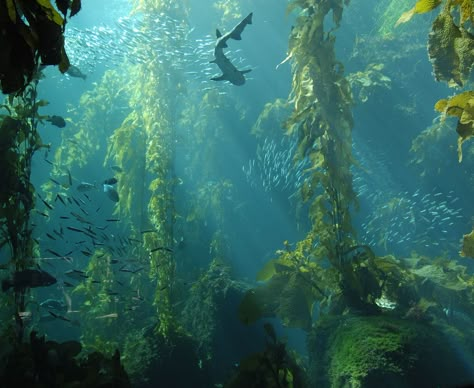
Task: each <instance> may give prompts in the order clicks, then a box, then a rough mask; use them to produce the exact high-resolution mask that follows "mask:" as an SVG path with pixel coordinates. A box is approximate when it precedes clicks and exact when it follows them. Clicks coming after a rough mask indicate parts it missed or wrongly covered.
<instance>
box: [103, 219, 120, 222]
mask: <svg viewBox="0 0 474 388" xmlns="http://www.w3.org/2000/svg"><path fill="white" fill-rule="evenodd" d="M105 221H107V222H119V221H120V219H119V218H107V219H106V220H105Z"/></svg>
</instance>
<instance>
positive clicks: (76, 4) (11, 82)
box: [0, 0, 81, 94]
mask: <svg viewBox="0 0 474 388" xmlns="http://www.w3.org/2000/svg"><path fill="white" fill-rule="evenodd" d="M56 3H57V2H56ZM80 8H81V1H80V0H74V1H72V2H67V3H62V4H61V8H60V11H61V12H62V13H63V16H64V17H63V16H61V15H60V14H59V12H58V11H57V10H56V8H55V7H54V6H53V5H52V4H51V2H50V0H37V1H20V0H8V1H4V2H2V3H1V4H0V23H1V25H2V31H3V33H2V35H1V37H0V43H1V44H0V47H2V60H1V61H0V73H2V74H3V76H2V78H1V80H0V86H1V90H2V92H3V93H6V94H16V93H21V92H22V91H23V90H25V88H26V86H27V85H28V84H29V83H30V82H31V81H32V80H33V79H34V75H35V72H36V70H37V69H38V67H39V59H40V58H41V64H43V65H58V68H59V70H60V71H61V72H62V73H64V72H66V71H67V69H68V68H69V59H68V57H67V54H66V50H65V48H64V35H63V33H64V30H65V27H66V20H67V19H66V16H67V11H68V10H70V13H69V17H72V16H74V15H75V14H76V13H77V12H79V10H80ZM58 9H59V7H58ZM20 15H21V16H20Z"/></svg>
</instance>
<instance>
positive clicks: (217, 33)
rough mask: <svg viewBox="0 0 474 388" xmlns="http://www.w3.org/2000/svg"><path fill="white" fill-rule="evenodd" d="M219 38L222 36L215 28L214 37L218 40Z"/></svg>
mask: <svg viewBox="0 0 474 388" xmlns="http://www.w3.org/2000/svg"><path fill="white" fill-rule="evenodd" d="M221 36H222V34H221V32H220V31H219V29H217V28H216V37H217V39H219V38H220V37H221Z"/></svg>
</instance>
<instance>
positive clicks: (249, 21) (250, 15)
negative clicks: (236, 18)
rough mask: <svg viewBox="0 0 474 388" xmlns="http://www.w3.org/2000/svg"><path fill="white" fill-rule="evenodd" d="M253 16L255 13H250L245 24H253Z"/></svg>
mask: <svg viewBox="0 0 474 388" xmlns="http://www.w3.org/2000/svg"><path fill="white" fill-rule="evenodd" d="M252 16H253V12H250V13H249V14H248V15H247V17H246V18H245V19H244V20H245V23H247V24H252Z"/></svg>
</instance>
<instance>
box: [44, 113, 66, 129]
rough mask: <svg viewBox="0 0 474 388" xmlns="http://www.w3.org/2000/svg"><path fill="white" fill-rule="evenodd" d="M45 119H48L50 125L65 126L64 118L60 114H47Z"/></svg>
mask: <svg viewBox="0 0 474 388" xmlns="http://www.w3.org/2000/svg"><path fill="white" fill-rule="evenodd" d="M46 121H49V122H50V123H51V124H52V125H54V126H56V127H58V128H64V127H65V126H66V120H64V119H63V118H62V117H61V116H56V115H53V116H48V117H47V118H46Z"/></svg>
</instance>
